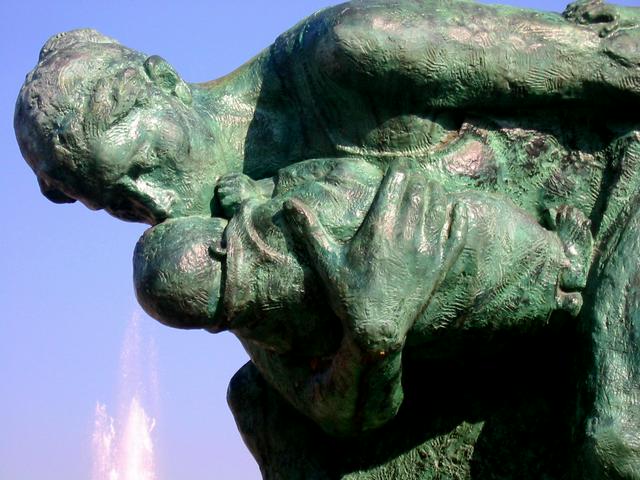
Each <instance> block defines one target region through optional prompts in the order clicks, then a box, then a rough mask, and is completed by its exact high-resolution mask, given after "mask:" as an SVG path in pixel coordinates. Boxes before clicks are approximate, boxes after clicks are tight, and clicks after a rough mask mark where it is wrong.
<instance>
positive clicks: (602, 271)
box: [576, 196, 640, 479]
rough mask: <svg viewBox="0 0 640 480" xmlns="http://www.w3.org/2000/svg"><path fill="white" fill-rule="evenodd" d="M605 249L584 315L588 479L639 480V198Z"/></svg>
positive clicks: (583, 461)
mask: <svg viewBox="0 0 640 480" xmlns="http://www.w3.org/2000/svg"><path fill="white" fill-rule="evenodd" d="M632 205H633V207H634V209H633V210H632V211H631V213H630V214H628V215H627V216H626V219H625V221H624V222H623V223H621V225H620V228H619V229H618V230H617V233H616V234H615V235H613V236H612V237H611V238H609V240H608V241H607V243H606V246H605V247H604V248H603V249H602V252H601V253H600V257H599V260H598V262H597V263H596V265H595V266H594V268H593V270H592V278H591V280H590V284H591V288H590V289H589V291H587V292H586V294H585V306H584V309H583V315H582V322H583V323H582V326H583V329H584V333H585V336H584V338H585V339H586V340H587V342H589V343H590V345H589V350H588V352H587V353H586V355H585V358H586V359H588V361H589V362H590V365H589V367H588V375H587V376H586V377H585V378H584V383H583V385H582V387H583V390H582V395H581V396H582V398H581V401H582V404H583V405H584V406H585V409H586V410H585V414H586V420H585V422H584V427H585V438H584V444H583V446H582V451H581V455H580V457H579V458H580V460H579V461H578V462H577V464H576V465H577V467H576V468H577V469H578V470H579V474H578V475H577V476H576V478H585V479H640V208H639V207H640V196H636V198H635V200H634V201H633V203H632Z"/></svg>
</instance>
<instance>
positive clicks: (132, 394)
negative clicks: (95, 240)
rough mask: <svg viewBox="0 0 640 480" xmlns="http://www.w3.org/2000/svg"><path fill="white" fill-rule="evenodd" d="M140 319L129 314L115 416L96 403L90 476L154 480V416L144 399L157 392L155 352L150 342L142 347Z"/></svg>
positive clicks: (102, 479)
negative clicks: (129, 319) (145, 404)
mask: <svg viewBox="0 0 640 480" xmlns="http://www.w3.org/2000/svg"><path fill="white" fill-rule="evenodd" d="M139 320H140V315H139V314H138V312H136V313H134V314H133V315H132V316H131V321H130V322H129V326H128V328H127V333H126V335H125V340H124V344H123V347H122V354H121V356H120V374H121V379H120V383H121V384H120V388H119V397H118V398H119V400H118V402H119V406H118V415H117V418H115V419H114V418H113V417H111V416H110V415H109V414H108V412H107V407H106V405H104V404H102V403H100V402H98V404H97V405H96V410H95V422H94V431H93V438H92V443H93V445H92V446H93V472H92V476H91V478H92V480H157V475H156V470H155V462H154V451H153V430H154V427H155V419H153V418H152V417H151V416H150V415H149V414H148V413H147V411H146V410H145V408H144V407H143V399H147V397H152V398H151V400H155V398H154V397H156V396H157V395H156V392H157V375H156V369H155V357H156V356H155V349H154V348H153V343H152V342H150V345H149V347H148V348H146V349H145V350H143V349H142V346H141V335H140V327H139ZM149 390H151V391H149Z"/></svg>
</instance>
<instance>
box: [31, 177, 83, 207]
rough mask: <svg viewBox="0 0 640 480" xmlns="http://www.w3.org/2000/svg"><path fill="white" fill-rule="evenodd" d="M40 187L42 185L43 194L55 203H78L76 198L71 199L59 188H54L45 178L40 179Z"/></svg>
mask: <svg viewBox="0 0 640 480" xmlns="http://www.w3.org/2000/svg"><path fill="white" fill-rule="evenodd" d="M38 185H40V191H41V192H42V194H43V195H44V196H45V197H47V199H48V200H50V201H52V202H53V203H73V202H75V201H76V200H75V198H71V197H69V196H68V195H66V194H64V193H62V192H61V191H60V190H58V189H57V188H55V187H52V186H51V185H50V184H49V183H48V182H47V181H46V180H44V179H43V178H38Z"/></svg>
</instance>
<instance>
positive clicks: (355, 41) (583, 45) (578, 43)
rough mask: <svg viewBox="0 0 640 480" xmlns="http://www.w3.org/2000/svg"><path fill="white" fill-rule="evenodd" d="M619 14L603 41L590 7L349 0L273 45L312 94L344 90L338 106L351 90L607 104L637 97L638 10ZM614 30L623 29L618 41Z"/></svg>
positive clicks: (398, 98) (469, 103) (444, 99)
mask: <svg viewBox="0 0 640 480" xmlns="http://www.w3.org/2000/svg"><path fill="white" fill-rule="evenodd" d="M582 3H583V4H585V3H587V2H582ZM599 5H604V3H602V2H597V1H595V2H594V1H592V2H589V4H588V5H587V6H583V7H581V8H582V10H580V11H581V12H583V11H587V12H588V11H592V10H595V9H597V8H598V6H599ZM612 8H613V9H616V8H617V7H612ZM616 11H619V12H621V13H620V14H619V15H618V17H616V18H620V19H624V21H621V22H620V25H621V26H620V29H619V30H615V29H614V30H615V31H614V33H613V34H612V35H611V37H610V38H602V37H601V36H600V32H601V31H602V27H603V23H602V22H604V21H605V20H606V19H605V20H603V18H602V17H598V16H595V14H594V18H593V19H591V20H589V18H590V17H589V16H588V14H586V13H584V14H581V15H582V16H581V17H580V19H581V20H578V19H577V18H576V16H575V15H573V16H572V15H570V14H567V15H566V17H567V18H565V17H563V16H562V15H560V14H559V13H550V12H540V11H535V10H528V9H519V8H513V7H507V6H497V5H483V4H481V3H476V2H470V1H465V0H459V1H442V0H432V1H421V2H415V1H408V0H406V1H405V0H395V1H391V2H366V1H364V2H363V1H353V2H349V3H345V4H343V5H340V6H337V7H335V8H332V9H328V10H325V11H322V12H319V13H318V14H316V15H315V16H312V17H310V18H309V19H308V20H307V21H306V22H304V23H303V24H301V25H299V26H298V27H296V28H294V29H293V30H291V31H290V32H287V33H285V34H284V35H283V36H281V37H280V38H279V40H278V42H276V45H275V51H276V53H277V55H279V56H280V57H281V58H282V59H283V60H285V59H286V60H287V61H289V60H290V59H291V57H292V56H294V57H295V56H299V60H300V61H299V62H298V61H294V64H296V65H297V64H298V63H302V64H304V65H305V66H304V68H300V69H299V71H298V72H297V75H301V76H305V77H306V88H309V89H311V90H312V92H313V90H315V89H317V90H322V89H323V88H325V87H326V88H330V89H334V88H335V86H338V87H339V88H342V89H344V92H343V93H341V92H339V91H336V90H335V89H334V90H332V91H333V96H334V98H332V99H330V101H331V102H332V105H333V104H334V103H335V105H337V106H338V108H340V104H341V101H343V100H344V99H346V97H343V96H344V95H347V92H351V93H354V94H360V95H363V96H365V97H366V98H369V99H371V98H374V99H375V101H376V103H378V102H380V103H381V104H388V106H389V108H392V107H394V106H395V107H396V108H404V107H405V106H406V107H413V108H418V109H420V108H422V109H432V108H473V107H483V108H486V107H489V108H493V107H510V106H516V105H517V106H520V107H521V106H525V105H529V106H540V105H546V104H549V103H552V102H556V101H562V100H586V101H588V102H589V103H590V104H591V105H594V104H598V103H600V104H601V105H603V106H604V105H608V104H610V102H611V101H612V99H616V98H620V96H621V95H622V96H624V98H627V97H630V98H634V99H635V100H636V101H637V100H638V98H639V97H640V87H638V85H639V84H640V82H639V81H640V74H639V73H638V66H639V65H640V58H638V53H637V52H638V46H639V45H640V28H638V25H639V24H640V21H639V20H640V14H639V13H638V12H639V11H640V9H638V8H629V9H618V10H616ZM607 25H608V24H607ZM623 25H624V27H623ZM612 28H613V27H612ZM619 34H620V35H622V34H624V36H625V37H624V41H623V42H622V44H621V43H620V39H619V37H618V35H619ZM612 58H616V59H617V60H616V61H614V62H612V61H611V59H612ZM296 60H297V59H296ZM294 75H295V73H294ZM315 93H316V96H321V97H322V96H323V95H324V93H323V92H321V91H317V92H315ZM320 100H321V101H322V100H324V99H320ZM401 113H403V112H401Z"/></svg>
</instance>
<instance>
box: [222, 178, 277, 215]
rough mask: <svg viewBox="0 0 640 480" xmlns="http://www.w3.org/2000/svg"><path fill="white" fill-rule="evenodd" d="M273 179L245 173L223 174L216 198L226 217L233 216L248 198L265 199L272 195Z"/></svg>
mask: <svg viewBox="0 0 640 480" xmlns="http://www.w3.org/2000/svg"><path fill="white" fill-rule="evenodd" d="M272 191H273V181H272V180H271V179H266V180H258V181H256V180H253V179H251V178H249V177H248V176H247V175H244V174H243V173H236V172H234V173H229V174H227V175H223V176H222V177H220V180H218V184H217V185H216V193H215V194H216V200H217V201H218V203H219V205H220V208H221V209H222V214H223V215H225V217H226V218H231V217H233V216H234V215H235V214H236V213H238V210H239V209H240V205H242V204H243V203H244V202H245V201H247V200H252V199H257V200H263V199H267V198H269V197H270V196H271V193H272Z"/></svg>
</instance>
